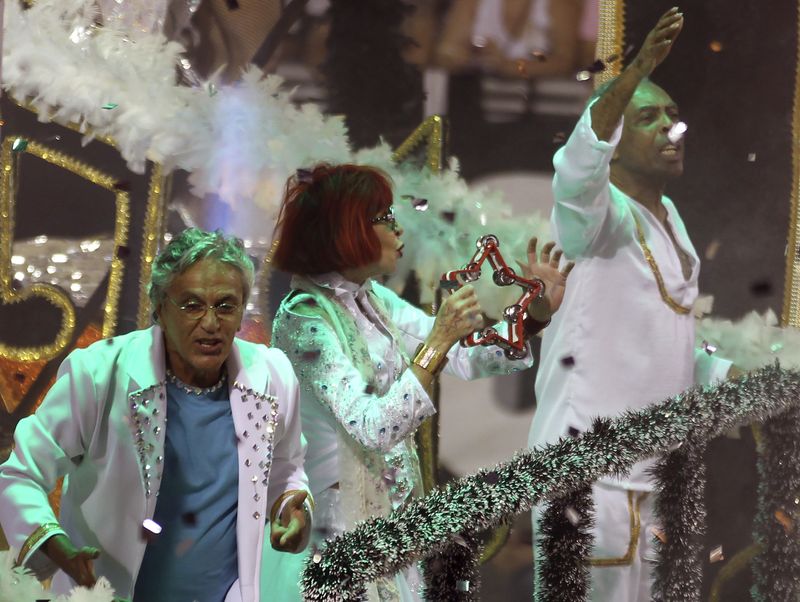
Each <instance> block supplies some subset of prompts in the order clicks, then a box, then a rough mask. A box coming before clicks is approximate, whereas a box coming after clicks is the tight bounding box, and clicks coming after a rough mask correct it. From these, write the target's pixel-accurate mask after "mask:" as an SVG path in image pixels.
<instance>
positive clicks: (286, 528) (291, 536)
mask: <svg viewBox="0 0 800 602" xmlns="http://www.w3.org/2000/svg"><path fill="white" fill-rule="evenodd" d="M307 497H308V492H306V491H298V492H297V493H295V494H294V495H293V496H292V497H291V498H289V501H288V502H286V505H285V506H284V507H283V510H282V511H281V514H280V516H278V517H276V518H275V520H273V521H272V523H271V525H270V542H271V543H272V547H273V548H275V549H276V550H278V551H280V552H291V553H293V554H296V553H298V552H302V551H303V547H304V546H303V545H302V544H303V542H305V541H306V540H307V538H306V529H307V528H308V527H310V524H309V521H308V515H307V514H306V509H305V501H306V498H307Z"/></svg>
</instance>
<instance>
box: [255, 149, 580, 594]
mask: <svg viewBox="0 0 800 602" xmlns="http://www.w3.org/2000/svg"><path fill="white" fill-rule="evenodd" d="M402 233H403V230H402V228H400V226H399V224H398V223H397V222H396V220H395V218H394V214H393V212H392V187H391V184H390V182H389V179H388V177H387V176H386V175H385V174H384V173H383V172H381V171H380V170H378V169H375V168H372V167H366V166H357V165H335V166H331V165H324V164H323V165H318V166H316V167H314V168H313V169H310V170H300V171H299V172H298V174H297V175H295V176H293V177H292V178H291V179H290V180H289V182H288V184H287V190H286V196H285V199H284V203H283V207H282V209H281V215H280V217H279V221H278V238H279V240H280V242H279V244H278V247H277V249H276V252H275V256H274V263H275V265H276V266H277V267H278V268H279V269H281V270H284V271H286V272H289V273H292V274H293V275H294V277H293V279H292V291H291V292H290V293H289V295H288V296H287V297H286V298H285V299H284V300H283V302H282V303H281V306H280V308H279V309H278V312H277V315H276V316H275V321H274V325H273V333H272V342H273V345H275V346H276V347H278V348H280V349H282V350H283V351H284V352H286V354H287V355H288V356H289V359H290V360H291V362H292V364H293V366H294V369H295V372H296V373H297V376H298V378H299V380H300V383H301V403H300V406H301V416H302V423H303V432H304V435H305V437H306V439H307V441H308V449H307V453H306V460H305V467H306V472H307V473H308V477H309V481H310V488H311V491H312V493H313V495H314V497H315V500H316V504H317V506H316V511H315V517H314V524H315V532H316V535H317V537H316V539H317V541H320V540H321V539H322V538H323V537H329V536H334V535H337V534H339V533H341V532H342V531H343V530H345V529H348V528H351V527H352V526H353V525H354V524H355V523H356V522H357V521H359V520H363V519H366V518H368V517H370V516H375V515H380V516H385V515H387V514H388V513H389V512H390V511H391V510H392V509H393V508H396V507H397V506H399V505H401V504H402V503H403V502H404V501H405V500H406V499H408V498H409V496H416V495H420V494H421V493H422V490H421V479H420V472H419V461H418V459H417V452H416V449H415V446H414V438H413V434H414V432H415V431H416V429H417V428H418V427H419V425H420V424H421V423H422V422H423V421H424V420H425V419H426V418H429V417H430V416H431V415H433V414H434V412H435V410H434V406H433V404H432V403H431V400H430V398H429V396H428V388H429V386H430V384H431V382H432V381H433V379H434V377H435V376H436V374H438V372H439V371H441V370H442V369H443V368H444V369H446V370H447V371H448V372H450V373H452V374H454V375H456V376H459V377H462V378H465V379H471V378H478V377H481V376H488V375H491V374H504V373H508V372H511V371H514V370H519V369H521V368H525V367H529V366H530V365H531V363H532V361H533V360H532V358H531V356H530V353H529V354H528V357H527V358H526V359H523V360H517V361H511V360H508V359H506V358H505V356H504V354H503V352H502V351H501V350H500V349H498V348H496V347H473V348H463V347H460V346H456V345H455V344H456V343H457V342H458V340H459V339H460V338H462V337H464V336H466V335H468V334H470V333H471V332H474V331H475V330H478V329H480V328H481V327H482V326H483V323H482V318H481V308H480V306H479V304H478V300H477V297H476V295H475V291H474V290H473V289H472V288H471V287H468V286H467V287H464V288H462V289H460V290H458V291H457V292H456V293H455V294H453V295H452V296H450V297H448V298H446V299H445V300H444V302H443V303H442V304H441V307H440V309H439V311H438V313H437V315H436V317H435V318H433V317H431V316H428V315H426V314H425V313H424V312H422V311H421V310H419V309H417V308H416V307H414V306H412V305H410V304H409V303H407V302H406V301H404V300H402V299H401V298H400V297H398V296H397V295H396V294H395V293H393V292H392V291H391V290H389V289H387V288H385V287H383V286H381V285H380V284H379V283H378V282H376V281H375V280H374V278H376V277H380V276H383V275H387V274H391V273H392V272H393V271H394V270H395V267H396V264H397V260H398V258H399V257H400V256H401V254H402V252H403V243H402V241H401V238H400V237H401V235H402ZM550 249H552V246H548V247H547V255H548V256H547V257H546V258H545V257H543V263H541V264H537V263H536V261H535V255H536V252H535V247H534V248H533V249H532V250H531V251H532V252H531V253H529V264H527V265H525V266H524V269H525V271H526V273H527V274H528V275H532V274H533V273H534V272H535V275H537V276H538V277H540V278H542V279H543V280H544V281H545V283H546V284H548V286H547V293H546V295H545V298H544V299H543V300H542V301H541V302H540V303H539V304H537V307H536V308H534V309H533V310H532V311H531V313H532V314H533V315H532V317H533V318H534V319H536V320H538V321H539V322H542V323H544V322H547V320H549V318H550V314H551V313H552V312H553V311H555V310H556V309H557V308H558V306H559V305H560V303H561V298H562V297H563V293H564V285H565V282H566V273H565V272H559V271H558V267H557V266H558V259H559V258H560V253H555V254H553V257H552V258H551V257H550V256H549V250H550ZM543 255H544V252H543ZM542 326H543V324H542ZM281 556H283V557H284V558H283V559H282V560H281V562H282V563H285V564H292V563H294V564H297V562H296V560H294V559H292V557H291V556H288V555H285V554H284V555H281ZM285 564H284V567H285ZM299 568H300V567H299V566H298V567H297V570H298V573H295V574H294V575H293V576H292V572H291V571H288V570H287V569H286V568H284V569H283V570H278V571H276V570H271V571H270V575H271V577H269V578H268V579H272V578H275V576H277V575H278V574H280V575H281V578H282V579H283V578H289V581H292V580H293V581H294V582H296V581H297V577H298V576H299ZM418 581H419V577H418V574H417V571H416V569H415V568H411V569H410V570H407V571H404V572H403V573H401V574H398V575H397V576H396V577H395V578H390V579H382V580H380V581H378V582H377V583H374V584H372V585H371V586H370V589H369V600H403V601H405V600H417V599H419V595H418V591H419V586H418ZM290 585H293V583H292V584H290ZM287 596H288V592H287ZM283 599H284V598H282V600H283ZM285 599H290V597H287V598H285Z"/></svg>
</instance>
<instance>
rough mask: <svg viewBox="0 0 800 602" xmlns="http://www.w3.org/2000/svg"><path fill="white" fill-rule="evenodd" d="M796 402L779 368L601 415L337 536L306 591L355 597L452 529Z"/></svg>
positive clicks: (309, 570) (445, 539)
mask: <svg viewBox="0 0 800 602" xmlns="http://www.w3.org/2000/svg"><path fill="white" fill-rule="evenodd" d="M798 403H800V373H798V372H795V371H788V370H782V369H781V368H780V367H779V366H777V365H776V366H769V367H766V368H763V369H761V370H758V371H756V372H753V373H752V374H750V375H746V376H743V377H741V378H738V379H736V380H733V381H727V382H724V383H722V384H720V385H718V386H716V387H708V388H705V389H703V388H700V387H695V388H692V389H689V390H688V391H686V392H685V393H683V394H681V395H678V396H675V397H672V398H670V399H667V400H666V401H664V402H662V403H658V404H654V405H651V406H648V407H647V408H644V409H642V410H638V411H635V412H634V411H631V412H626V413H625V414H623V415H622V416H620V417H618V418H616V419H613V420H612V419H608V418H602V419H598V420H597V421H596V422H595V425H594V427H593V428H592V429H591V430H589V431H586V432H585V433H583V434H581V435H580V436H579V437H575V438H569V439H564V440H560V441H558V442H557V443H553V444H551V445H547V446H545V447H543V448H541V449H533V450H529V451H525V452H521V453H519V454H517V455H516V456H515V457H514V458H512V459H511V460H509V461H508V462H505V463H503V464H500V465H499V466H497V467H496V468H495V469H494V470H482V471H480V472H478V473H477V474H475V475H472V476H468V477H464V478H461V479H459V480H457V481H455V482H453V483H451V484H448V485H446V486H444V487H441V488H437V489H435V490H433V491H432V492H431V493H430V494H429V495H427V496H425V497H424V498H421V499H416V500H413V501H411V502H410V503H409V504H407V505H406V506H405V507H403V508H401V509H398V510H397V511H395V512H393V513H392V514H390V515H389V516H388V517H380V518H374V519H371V520H368V521H365V522H363V523H361V524H359V525H358V526H357V527H356V528H355V529H353V530H352V531H348V532H345V533H343V534H342V535H341V536H339V537H337V538H336V539H334V540H332V541H330V542H329V543H328V545H327V547H326V548H325V550H324V552H323V553H322V555H321V558H317V560H319V562H313V559H312V560H310V561H309V562H308V563H307V564H306V568H305V570H304V572H303V577H302V583H301V586H302V590H303V593H304V595H305V597H306V599H307V600H310V601H323V600H357V599H358V598H359V596H360V595H361V593H363V591H364V584H365V583H368V582H370V581H374V580H375V579H377V578H378V577H379V576H381V575H391V574H393V573H395V572H397V571H399V570H401V569H402V568H404V567H406V566H408V565H409V564H411V563H412V562H415V561H417V560H419V559H421V558H424V557H427V556H430V555H432V554H436V553H439V552H441V551H442V550H444V549H445V548H446V547H447V546H448V545H449V544H451V543H452V542H453V541H454V540H455V538H456V536H457V535H460V536H461V537H463V538H465V539H467V540H469V538H471V537H472V536H473V535H476V534H478V533H480V532H482V531H484V530H486V529H488V528H493V527H496V526H498V525H499V524H500V523H501V522H503V521H505V520H508V519H510V518H511V517H513V516H514V515H516V514H519V513H521V512H525V511H528V510H530V508H531V507H532V506H533V505H535V504H537V503H541V502H543V501H545V500H548V499H554V498H557V497H561V496H564V495H566V494H568V493H569V492H571V491H575V490H577V489H580V488H582V487H584V486H585V485H586V484H588V483H591V482H593V481H595V480H597V479H598V478H600V477H602V476H604V475H621V474H623V473H624V472H625V471H627V470H629V469H630V468H631V466H633V464H634V463H636V462H638V461H640V460H642V459H644V458H647V457H650V456H653V455H656V454H658V453H661V452H664V451H667V450H668V449H669V448H670V447H672V446H674V445H677V444H679V443H681V442H683V441H687V440H690V441H704V440H708V439H711V438H713V437H716V436H718V435H720V434H722V433H724V432H725V431H727V430H729V429H730V428H732V427H733V426H735V425H737V424H740V423H743V422H752V421H764V420H766V419H767V418H769V417H770V416H774V415H777V414H779V413H781V412H784V411H786V410H788V409H790V408H794V407H796V406H797V404H798ZM784 461H786V460H784ZM791 461H792V462H796V461H797V458H796V456H795V457H794V458H793V459H792V460H791ZM684 476H685V475H680V478H684ZM770 484H771V482H770ZM409 534H413V537H409V536H408V535H409ZM789 551H791V553H794V550H793V549H792V550H789ZM793 561H794V559H793ZM795 578H796V577H795ZM450 581H451V582H452V581H454V580H453V579H451V580H450ZM444 599H447V598H446V597H445V598H444ZM768 599H770V600H778V599H783V598H777V597H776V598H769V597H768Z"/></svg>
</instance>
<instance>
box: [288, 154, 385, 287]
mask: <svg viewBox="0 0 800 602" xmlns="http://www.w3.org/2000/svg"><path fill="white" fill-rule="evenodd" d="M392 199H393V195H392V185H391V181H390V179H389V176H388V175H387V174H385V173H384V172H383V171H381V170H380V169H377V168H375V167H370V166H366V165H349V164H344V165H328V164H326V163H321V164H319V165H316V166H314V167H312V168H311V169H303V170H298V173H297V174H295V175H293V176H291V177H290V178H289V180H288V181H287V182H286V192H285V194H284V197H283V204H282V206H281V210H280V214H279V215H278V222H277V225H276V231H277V237H278V241H279V242H278V246H277V249H276V250H275V255H274V256H273V259H272V260H273V263H274V265H275V266H276V267H277V268H278V269H280V270H283V271H285V272H290V273H292V274H301V275H312V274H323V273H325V272H334V271H337V272H338V271H342V270H344V269H348V268H357V267H361V266H364V265H367V264H369V263H372V262H373V261H377V260H378V258H379V257H380V252H381V246H380V241H379V240H378V237H377V235H376V234H375V230H374V229H373V227H372V220H373V219H374V218H375V217H376V216H378V215H379V214H381V213H383V212H384V211H386V210H388V209H389V206H390V205H391V204H392Z"/></svg>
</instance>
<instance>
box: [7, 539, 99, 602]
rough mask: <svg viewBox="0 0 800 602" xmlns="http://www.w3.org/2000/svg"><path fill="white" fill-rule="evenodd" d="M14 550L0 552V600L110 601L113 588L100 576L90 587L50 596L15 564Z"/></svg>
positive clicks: (21, 601)
mask: <svg viewBox="0 0 800 602" xmlns="http://www.w3.org/2000/svg"><path fill="white" fill-rule="evenodd" d="M15 559H16V552H14V551H13V550H9V551H4V552H0V600H3V601H7V602H11V601H13V602H35V601H36V600H52V602H112V601H113V600H114V589H113V588H112V587H111V585H110V584H109V583H108V581H107V580H106V579H105V577H101V578H100V579H99V580H98V581H97V584H96V585H95V586H94V587H93V588H92V589H87V588H85V587H76V588H75V589H74V590H72V592H70V594H69V595H66V596H58V597H57V598H52V597H51V596H50V595H49V594H48V592H47V591H46V590H45V589H44V588H43V587H42V584H41V583H39V580H38V579H36V577H34V576H33V574H31V573H30V572H27V571H26V570H24V569H22V568H20V567H17V566H15Z"/></svg>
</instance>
